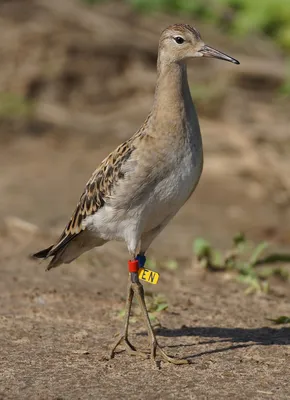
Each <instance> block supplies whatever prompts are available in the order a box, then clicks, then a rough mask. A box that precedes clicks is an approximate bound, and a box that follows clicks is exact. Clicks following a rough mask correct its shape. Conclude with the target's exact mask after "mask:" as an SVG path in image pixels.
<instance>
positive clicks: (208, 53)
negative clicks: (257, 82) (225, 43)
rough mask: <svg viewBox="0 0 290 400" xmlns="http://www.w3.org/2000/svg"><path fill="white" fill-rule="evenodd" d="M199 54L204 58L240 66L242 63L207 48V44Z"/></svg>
mask: <svg viewBox="0 0 290 400" xmlns="http://www.w3.org/2000/svg"><path fill="white" fill-rule="evenodd" d="M199 53H201V54H202V55H203V57H212V58H218V59H219V60H224V61H229V62H231V63H234V64H240V62H239V61H238V60H236V59H235V58H233V57H230V56H228V55H226V54H225V53H222V52H221V51H219V50H216V49H213V48H212V47H210V46H207V45H206V44H205V45H204V46H203V47H202V48H201V49H200V50H199Z"/></svg>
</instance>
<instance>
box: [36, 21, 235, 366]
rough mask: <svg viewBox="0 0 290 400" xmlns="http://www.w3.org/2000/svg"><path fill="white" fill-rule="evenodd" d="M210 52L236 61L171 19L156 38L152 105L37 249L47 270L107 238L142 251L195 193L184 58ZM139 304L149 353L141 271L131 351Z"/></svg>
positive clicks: (197, 139)
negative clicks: (47, 243)
mask: <svg viewBox="0 0 290 400" xmlns="http://www.w3.org/2000/svg"><path fill="white" fill-rule="evenodd" d="M201 56H206V57H209V56H213V57H216V58H221V59H224V60H227V61H231V62H234V63H238V62H237V61H236V60H234V59H233V58H231V57H229V56H227V55H225V54H223V53H221V52H218V51H217V50H214V49H212V48H210V47H209V46H206V45H205V44H204V43H203V42H202V40H201V37H200V34H199V32H198V31H197V30H196V29H194V28H192V27H190V26H189V25H182V24H177V25H172V26H170V27H169V28H167V29H165V30H164V31H163V33H162V35H161V38H160V42H159V52H158V63H157V71H158V77H157V84H156V90H155V97H154V103H153V107H152V110H151V112H150V114H149V116H148V117H147V119H146V120H145V122H144V124H143V125H142V126H141V128H140V129H139V130H138V131H137V132H136V133H135V135H133V136H132V137H131V138H130V139H128V140H127V141H125V142H124V143H123V144H121V145H120V146H119V147H117V149H116V150H115V151H113V152H112V153H111V154H110V155H109V156H108V157H107V158H105V160H104V161H103V162H102V163H101V164H100V166H99V167H98V168H97V169H96V170H95V172H94V173H93V175H92V177H91V178H90V180H89V181H88V183H87V185H86V188H85V190H84V192H83V194H82V196H81V198H80V201H79V203H78V205H77V207H76V210H75V211H74V213H73V215H72V217H71V219H70V221H69V223H68V224H67V226H66V228H65V230H64V232H63V233H62V235H61V237H60V238H59V240H58V241H57V243H56V244H55V245H53V246H51V247H49V248H48V249H45V250H42V251H40V252H39V253H36V254H35V257H38V258H47V257H53V258H52V260H51V262H50V264H49V266H48V269H50V268H53V267H57V266H58V265H60V264H62V263H69V262H71V261H72V260H74V259H75V258H77V257H78V256H79V255H81V254H82V253H83V252H85V251H87V250H90V249H91V248H93V247H96V246H101V245H103V244H104V243H106V242H107V241H110V240H122V241H124V242H125V243H126V245H127V248H128V251H129V253H130V256H131V259H134V258H135V257H136V255H137V252H138V250H139V253H140V254H143V255H144V254H145V252H146V250H147V249H148V247H149V246H150V244H151V242H152V241H153V240H154V238H155V237H156V236H157V235H158V234H159V233H160V232H161V231H162V229H164V227H165V226H166V225H167V224H168V222H169V221H170V220H171V218H172V217H173V216H174V215H175V214H176V213H177V211H178V210H179V209H180V208H181V207H182V205H183V204H184V203H185V202H186V200H187V199H188V198H189V197H190V195H191V194H192V192H193V191H194V189H195V187H196V185H197V183H198V181H199V179H200V176H201V172H202V166H203V151H202V140H201V134H200V129H199V123H198V118H197V115H196V111H195V108H194V105H193V103H192V99H191V95H190V91H189V86H188V82H187V73H186V62H185V60H186V59H187V58H191V57H201ZM134 294H136V296H137V297H138V300H139V304H140V306H141V309H142V312H143V315H144V318H145V321H146V324H147V327H148V332H149V336H150V340H151V341H150V343H151V357H152V359H155V355H156V349H158V350H159V353H160V354H161V356H162V358H163V359H165V360H166V361H170V362H174V363H177V364H178V363H183V362H184V360H181V361H180V360H175V359H172V358H170V357H168V356H167V355H166V354H165V353H164V352H163V350H161V349H160V348H159V346H158V344H157V341H156V338H155V335H154V332H153V331H152V327H151V325H150V321H149V319H148V314H147V310H146V306H145V303H144V292H143V288H142V286H141V284H140V282H139V280H138V277H136V276H135V277H134V279H133V277H132V282H130V283H129V288H128V301H127V308H126V309H127V314H126V324H125V333H124V334H123V336H122V337H121V339H120V340H119V341H118V342H117V344H116V345H115V347H114V349H113V351H112V355H113V354H114V351H115V348H116V346H117V345H118V344H119V343H120V341H121V340H124V343H125V344H126V346H127V348H128V349H129V350H130V351H135V349H134V346H132V345H131V344H130V342H129V341H128V337H127V336H128V323H129V314H130V308H131V302H132V298H133V295H134Z"/></svg>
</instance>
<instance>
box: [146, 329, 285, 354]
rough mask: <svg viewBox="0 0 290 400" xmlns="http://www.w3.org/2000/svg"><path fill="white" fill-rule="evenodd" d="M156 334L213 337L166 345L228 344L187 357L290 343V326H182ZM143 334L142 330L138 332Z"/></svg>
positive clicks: (162, 330)
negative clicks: (193, 341)
mask: <svg viewBox="0 0 290 400" xmlns="http://www.w3.org/2000/svg"><path fill="white" fill-rule="evenodd" d="M155 332H156V334H157V335H158V336H163V337H185V336H188V337H191V336H192V337H199V338H213V339H209V340H201V341H200V342H198V343H197V342H195V343H192V344H176V345H169V346H166V347H169V348H170V347H172V348H173V347H187V346H188V347H190V346H199V345H205V344H218V343H224V342H227V343H229V345H227V346H223V347H219V348H214V349H210V350H205V351H202V352H197V353H195V354H192V355H189V356H188V357H186V358H188V359H193V358H197V357H201V356H203V355H206V354H213V353H222V352H225V351H230V350H235V349H238V348H244V347H251V346H256V345H260V346H271V345H280V346H285V345H289V344H290V328H287V327H283V328H269V327H261V328H220V327H215V326H214V327H187V326H186V327H182V328H180V329H167V328H164V327H162V328H157V329H156V330H155ZM140 334H141V335H143V332H142V333H140Z"/></svg>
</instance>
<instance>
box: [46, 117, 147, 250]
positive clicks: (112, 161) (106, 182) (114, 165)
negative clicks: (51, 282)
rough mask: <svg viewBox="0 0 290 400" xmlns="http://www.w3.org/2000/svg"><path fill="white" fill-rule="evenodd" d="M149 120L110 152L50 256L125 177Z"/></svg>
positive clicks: (92, 179) (88, 186)
mask: <svg viewBox="0 0 290 400" xmlns="http://www.w3.org/2000/svg"><path fill="white" fill-rule="evenodd" d="M149 119H150V115H149V116H148V118H147V119H146V121H145V122H144V124H143V125H142V126H141V128H140V129H139V130H138V131H137V132H136V133H135V135H134V136H132V137H131V138H130V139H128V140H127V141H125V142H124V143H122V144H121V145H120V146H118V147H117V149H116V150H115V151H113V152H112V153H110V154H109V155H108V157H106V158H105V159H104V160H103V161H102V162H101V164H100V166H99V167H98V168H97V169H96V170H95V172H94V173H93V175H92V176H91V178H90V180H89V181H88V183H87V185H86V188H85V190H84V192H83V194H82V195H81V197H80V200H79V202H78V204H77V207H76V209H75V211H74V213H73V214H72V216H71V219H70V221H69V222H68V224H67V226H66V228H65V229H64V231H63V233H62V234H61V236H60V238H59V240H58V241H57V243H56V244H55V245H54V246H53V247H52V248H51V249H50V251H49V253H48V255H47V257H50V256H53V255H55V254H56V253H57V252H58V251H59V250H61V249H62V248H63V247H64V246H66V245H67V244H68V243H69V242H70V241H71V240H72V239H74V238H75V237H76V236H77V235H78V234H79V233H80V232H81V231H82V230H83V229H85V227H84V225H83V221H84V220H85V219H86V218H87V217H88V216H90V215H93V214H94V213H96V212H97V211H98V210H99V209H100V208H102V207H103V206H104V204H105V203H106V200H107V199H108V198H109V197H110V195H111V193H112V190H113V188H114V186H115V184H116V183H117V182H118V181H119V180H121V179H124V172H123V171H122V168H123V166H124V163H125V162H126V161H127V160H128V159H129V158H130V156H131V154H132V152H133V151H134V150H135V146H134V142H135V140H136V139H137V138H140V137H142V136H143V134H144V130H145V126H147V124H148V122H149Z"/></svg>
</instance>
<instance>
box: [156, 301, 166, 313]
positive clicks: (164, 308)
mask: <svg viewBox="0 0 290 400" xmlns="http://www.w3.org/2000/svg"><path fill="white" fill-rule="evenodd" d="M167 308H168V304H167V303H160V304H158V305H157V307H156V310H155V312H157V313H158V312H160V311H163V310H166V309H167Z"/></svg>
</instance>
